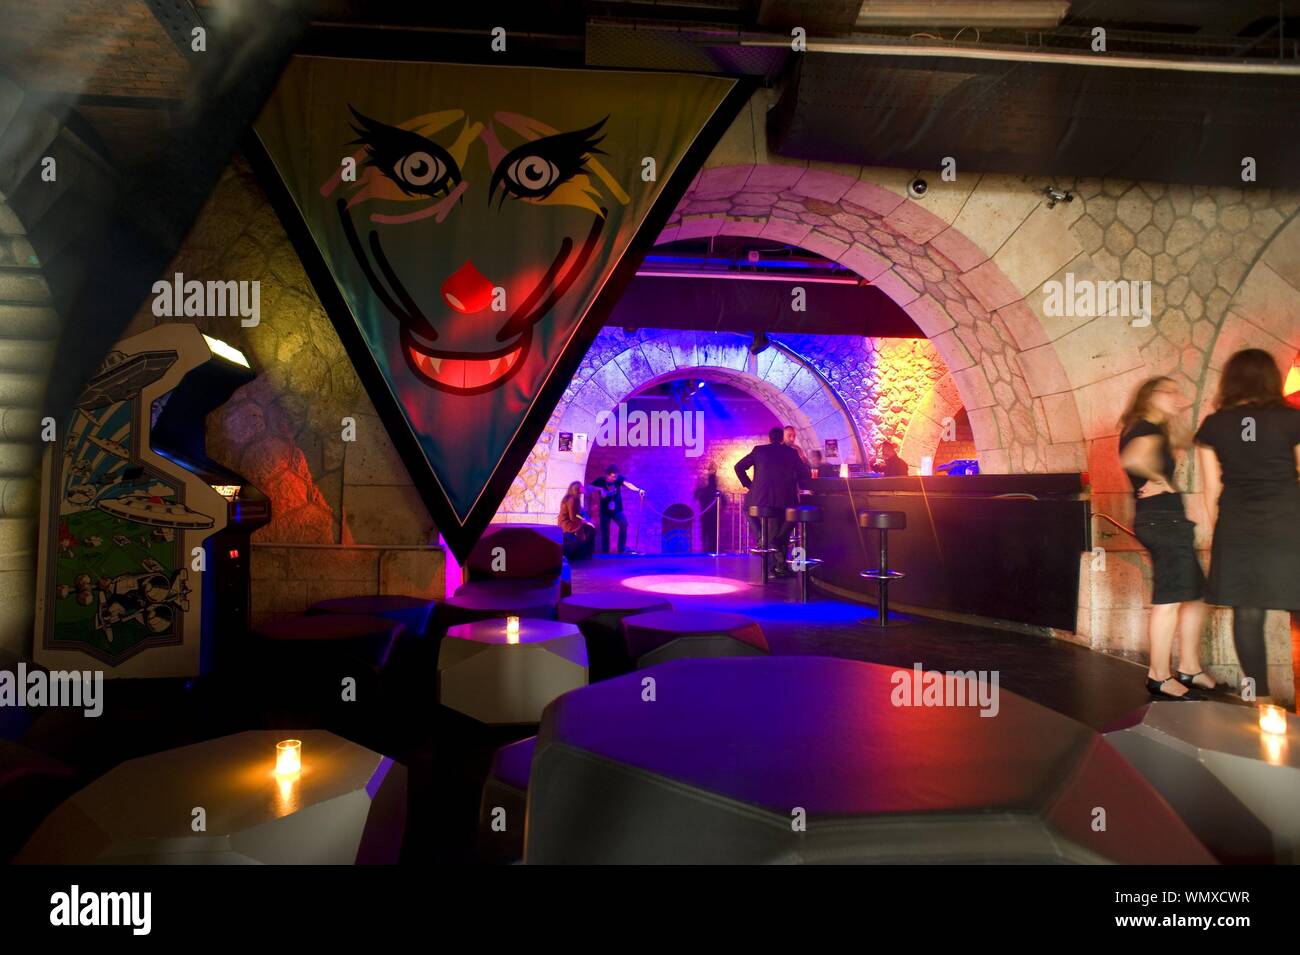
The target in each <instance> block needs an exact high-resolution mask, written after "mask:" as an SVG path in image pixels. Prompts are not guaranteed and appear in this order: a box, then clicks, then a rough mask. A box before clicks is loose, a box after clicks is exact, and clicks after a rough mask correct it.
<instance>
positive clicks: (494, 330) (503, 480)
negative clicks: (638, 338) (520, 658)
mask: <svg viewBox="0 0 1300 955" xmlns="http://www.w3.org/2000/svg"><path fill="white" fill-rule="evenodd" d="M744 93H745V90H744V89H743V88H742V84H741V83H740V82H739V81H737V80H733V79H729V78H726V77H718V76H702V75H693V74H680V73H649V72H636V71H617V70H581V69H550V68H536V67H516V66H473V67H469V66H465V65H463V64H460V65H449V64H439V63H417V62H387V61H373V60H348V59H338V58H315V57H296V58H294V59H293V60H292V61H291V62H290V64H289V67H288V69H287V70H286V71H285V74H284V76H283V77H282V79H281V82H280V85H279V87H278V88H277V90H276V92H275V94H274V95H273V96H272V98H271V100H270V101H269V103H268V105H267V108H266V110H265V111H264V112H263V114H262V116H261V118H260V119H259V120H258V122H257V124H256V132H257V135H258V139H259V141H260V143H261V145H262V147H263V148H264V149H265V154H266V155H265V157H264V158H263V157H255V158H257V159H258V160H259V165H260V166H261V167H262V172H263V174H264V175H263V178H264V181H265V182H266V184H267V187H268V191H270V192H271V194H272V198H273V200H275V201H276V204H277V209H278V210H279V211H280V213H281V216H282V218H283V219H284V220H285V225H286V228H287V229H288V230H289V232H290V235H291V236H292V237H293V238H294V240H295V244H296V246H297V248H298V250H299V253H300V254H301V255H302V256H303V259H304V262H305V263H307V264H308V266H309V272H311V273H312V279H313V283H314V284H315V286H316V289H317V292H318V294H319V295H320V297H321V300H322V303H323V304H324V305H325V307H326V310H327V311H329V312H330V314H331V318H332V319H333V321H334V324H335V326H336V327H337V328H338V330H339V334H340V337H341V339H342V340H343V343H344V345H345V347H347V348H348V350H349V353H350V355H351V357H352V361H353V364H354V365H355V366H356V368H357V371H358V374H359V376H360V377H361V380H362V382H363V383H364V384H365V386H366V389H367V391H368V393H369V395H370V397H371V399H372V401H373V402H374V403H375V406H376V408H377V410H378V411H379V412H380V414H381V416H382V417H383V419H384V422H385V425H386V426H387V428H388V430H389V434H390V437H391V438H392V439H393V442H394V444H395V445H396V446H397V448H398V450H399V452H401V453H402V455H403V459H404V461H405V462H406V465H407V467H408V469H410V470H411V472H412V473H411V476H412V479H413V480H414V481H415V484H416V486H417V487H419V488H420V490H421V492H422V494H423V496H424V500H425V503H426V505H427V506H428V507H429V509H430V512H431V514H432V516H433V518H434V520H435V521H436V522H437V524H438V527H439V530H440V531H441V533H442V534H443V537H444V539H445V540H446V541H447V543H448V544H449V545H450V547H451V549H452V550H453V552H455V553H456V554H457V556H459V557H461V558H462V559H463V557H464V556H465V555H466V554H467V553H468V551H469V549H470V547H472V546H473V543H474V541H475V540H476V539H477V538H478V536H479V534H480V533H481V532H482V530H483V528H484V527H486V526H487V523H488V522H489V521H490V520H491V517H492V515H493V514H494V513H495V511H496V508H497V506H498V505H499V503H500V501H501V500H502V498H503V497H504V495H505V493H506V491H507V490H508V488H509V486H510V483H511V481H512V480H513V479H514V476H515V475H516V473H517V472H518V470H519V467H520V466H521V465H522V463H523V461H524V459H525V457H526V456H527V454H528V452H529V450H530V449H531V448H532V447H533V444H534V442H535V441H536V440H537V437H538V435H539V434H540V433H541V430H542V428H543V426H544V425H545V422H546V419H547V417H548V416H549V415H550V412H551V410H552V409H553V408H554V405H555V403H556V401H557V400H558V398H559V396H560V394H561V393H562V391H563V389H564V387H565V386H566V385H567V383H568V380H569V378H570V377H571V375H572V373H573V371H574V370H575V369H576V367H577V364H578V362H579V361H580V360H581V358H582V355H583V354H584V353H585V352H586V349H587V348H588V346H589V345H590V343H591V341H592V339H593V338H594V337H595V335H596V333H597V332H598V331H599V327H600V325H601V323H602V322H603V320H604V316H605V314H607V313H608V311H609V309H610V308H612V307H613V304H614V300H615V299H616V298H617V295H618V293H619V291H620V290H621V287H622V285H623V283H625V282H626V280H627V279H628V278H630V274H631V270H632V269H634V268H635V266H636V263H637V262H638V261H639V258H640V256H641V254H643V252H644V250H645V248H647V247H648V245H649V243H650V242H652V241H653V240H654V238H655V236H656V235H657V234H658V232H659V230H660V229H661V228H662V225H663V223H664V221H665V220H666V219H667V216H668V214H669V213H670V212H671V210H672V207H673V205H674V204H675V203H676V200H677V199H678V198H679V197H680V195H681V194H682V193H683V192H684V190H685V188H686V186H687V185H688V184H689V181H690V179H691V178H692V177H693V176H694V174H695V173H696V172H697V171H698V168H699V166H700V165H701V164H702V162H703V159H704V157H705V156H706V155H707V153H708V151H709V150H710V149H711V148H712V146H713V145H714V144H715V143H716V141H717V138H718V137H719V136H720V135H721V132H722V131H723V130H724V129H725V128H726V126H727V125H728V124H729V122H730V121H731V119H732V118H734V116H735V115H736V113H737V112H738V110H739V108H740V106H741V105H742V104H743V102H744V98H745V97H744ZM313 257H314V258H313Z"/></svg>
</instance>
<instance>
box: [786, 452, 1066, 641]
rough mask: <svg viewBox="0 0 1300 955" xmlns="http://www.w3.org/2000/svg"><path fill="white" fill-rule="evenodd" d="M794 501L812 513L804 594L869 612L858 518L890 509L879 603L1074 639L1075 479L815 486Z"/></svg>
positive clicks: (868, 548)
mask: <svg viewBox="0 0 1300 955" xmlns="http://www.w3.org/2000/svg"><path fill="white" fill-rule="evenodd" d="M809 488H810V489H811V491H812V495H811V496H808V495H805V496H804V499H803V502H804V503H807V504H813V505H816V506H818V507H820V508H822V510H823V521H822V523H821V524H818V525H814V526H813V527H812V528H810V532H809V535H808V539H809V543H808V556H809V557H815V558H819V559H821V560H822V561H824V563H823V564H822V565H821V567H819V568H818V569H817V571H816V572H815V573H814V575H813V582H814V585H815V586H816V585H818V584H819V583H820V584H824V585H829V587H826V586H823V587H822V589H823V590H838V591H840V592H842V593H843V592H848V593H851V594H853V595H856V596H859V597H862V598H865V599H866V600H867V601H868V602H869V603H873V604H874V603H875V597H876V583H875V581H872V580H864V579H862V578H861V577H859V576H858V574H859V572H860V571H862V570H865V569H867V568H873V567H875V566H876V565H877V564H878V563H879V559H878V558H879V554H878V544H877V540H878V538H877V532H876V531H874V530H864V529H862V528H861V527H859V526H858V521H857V513H858V512H859V511H864V510H881V511H902V512H904V513H905V514H906V515H907V528H906V529H905V530H902V531H890V532H889V564H890V569H892V570H898V571H901V572H902V573H904V574H906V575H907V576H906V577H904V578H903V579H901V580H897V581H894V582H893V583H892V584H890V587H889V600H890V604H891V606H895V605H897V606H899V607H900V608H908V607H912V608H917V609H923V610H937V611H945V612H948V613H958V614H966V615H971V616H978V617H985V618H990V619H992V620H999V621H1008V622H1011V623H1016V624H1030V625H1035V626H1043V627H1054V628H1057V629H1062V630H1074V629H1075V625H1076V617H1077V613H1078V599H1079V560H1080V557H1081V556H1082V555H1083V554H1084V553H1085V552H1087V551H1089V550H1091V548H1092V542H1091V527H1090V526H1091V506H1090V500H1089V494H1088V486H1087V483H1086V476H1085V475H1082V474H1077V473H1072V474H979V475H969V476H947V475H936V476H934V477H897V478H886V477H880V478H871V477H860V478H840V477H831V478H815V479H814V480H813V481H812V482H811V483H810V484H809Z"/></svg>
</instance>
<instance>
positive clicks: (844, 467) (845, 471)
mask: <svg viewBox="0 0 1300 955" xmlns="http://www.w3.org/2000/svg"><path fill="white" fill-rule="evenodd" d="M848 476H849V462H848V461H841V462H840V477H842V478H846V477H848Z"/></svg>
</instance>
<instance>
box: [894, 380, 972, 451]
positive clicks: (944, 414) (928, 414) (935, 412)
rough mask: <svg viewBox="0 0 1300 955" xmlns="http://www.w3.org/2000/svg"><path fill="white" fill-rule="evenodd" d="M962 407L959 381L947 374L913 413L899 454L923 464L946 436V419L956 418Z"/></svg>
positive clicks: (936, 383) (937, 382)
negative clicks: (923, 460)
mask: <svg viewBox="0 0 1300 955" xmlns="http://www.w3.org/2000/svg"><path fill="white" fill-rule="evenodd" d="M962 408H963V405H962V403H961V394H960V393H959V392H958V390H957V383H956V382H955V381H954V380H953V377H952V374H951V373H949V374H946V375H944V376H943V377H942V378H940V379H939V380H938V381H936V382H935V383H934V387H933V388H931V389H930V392H929V393H928V394H927V395H926V396H925V397H924V398H923V399H922V400H921V403H920V405H918V406H917V408H916V411H915V412H913V414H912V421H911V423H910V424H909V425H908V426H907V433H906V434H905V435H904V436H903V443H902V445H901V446H900V447H899V450H898V456H899V457H900V458H902V459H903V460H904V461H906V462H907V463H908V464H910V465H912V466H913V467H919V466H920V463H921V459H922V458H924V457H930V458H933V457H934V456H935V452H936V451H938V449H939V442H940V441H941V440H942V439H943V430H944V421H945V420H946V419H955V418H956V417H957V415H958V413H960V412H961V410H962ZM935 463H936V464H938V463H939V462H938V461H937V460H936V461H935Z"/></svg>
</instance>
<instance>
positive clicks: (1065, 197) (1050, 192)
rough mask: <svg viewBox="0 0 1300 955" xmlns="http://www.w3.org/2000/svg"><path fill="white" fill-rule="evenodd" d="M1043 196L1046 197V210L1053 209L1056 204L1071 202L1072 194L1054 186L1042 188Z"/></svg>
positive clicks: (1072, 199)
mask: <svg viewBox="0 0 1300 955" xmlns="http://www.w3.org/2000/svg"><path fill="white" fill-rule="evenodd" d="M1043 195H1045V196H1047V208H1049V209H1055V208H1056V204H1057V203H1058V202H1073V201H1074V193H1072V192H1070V190H1068V189H1058V188H1057V187H1056V186H1044V187H1043Z"/></svg>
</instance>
